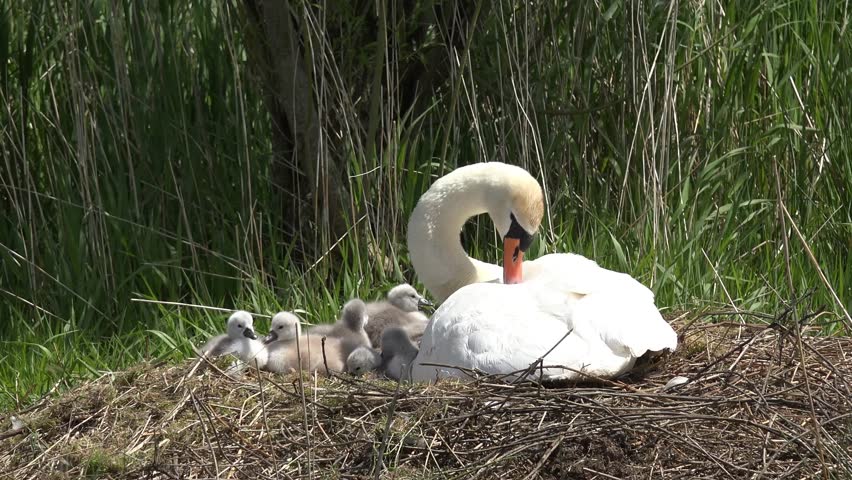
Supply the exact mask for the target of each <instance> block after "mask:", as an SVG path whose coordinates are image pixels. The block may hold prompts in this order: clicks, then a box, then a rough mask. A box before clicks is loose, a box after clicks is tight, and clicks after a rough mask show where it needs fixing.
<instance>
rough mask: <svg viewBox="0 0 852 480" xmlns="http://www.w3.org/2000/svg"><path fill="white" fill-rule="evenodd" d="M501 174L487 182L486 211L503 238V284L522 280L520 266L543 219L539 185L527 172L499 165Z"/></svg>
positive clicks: (542, 197) (542, 199)
mask: <svg viewBox="0 0 852 480" xmlns="http://www.w3.org/2000/svg"><path fill="white" fill-rule="evenodd" d="M500 165H502V167H501V168H500V170H501V172H500V173H501V175H495V178H494V179H492V180H491V181H490V182H488V183H486V185H487V187H486V188H487V189H486V195H485V201H486V209H487V212H488V215H489V216H490V217H491V221H492V222H494V228H496V229H497V233H499V234H500V237H501V238H502V239H503V283H520V282H521V280H523V272H522V269H521V264H522V262H523V258H524V252H526V251H527V249H528V248H529V247H530V245H531V244H532V241H533V237H534V236H535V233H536V232H537V231H538V228H539V226H540V225H541V219H542V217H543V216H544V195H543V193H542V190H541V185H539V184H538V181H536V179H535V178H534V177H533V176H532V175H530V174H529V172H527V171H526V170H524V169H522V168H520V167H515V166H512V165H505V164H500Z"/></svg>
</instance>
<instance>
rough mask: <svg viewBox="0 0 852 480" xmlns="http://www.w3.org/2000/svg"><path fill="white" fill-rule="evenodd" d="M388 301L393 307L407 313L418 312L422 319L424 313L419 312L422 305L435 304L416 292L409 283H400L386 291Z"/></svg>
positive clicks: (430, 305) (424, 316)
mask: <svg viewBox="0 0 852 480" xmlns="http://www.w3.org/2000/svg"><path fill="white" fill-rule="evenodd" d="M388 303H390V304H391V305H393V306H394V307H396V308H398V309H400V310H402V311H403V312H409V313H415V312H416V313H420V315H422V318H423V319H424V320H428V319H427V318H426V315H423V314H422V313H421V312H420V309H421V308H422V307H434V306H435V305H434V304H433V303H432V302H430V301H429V300H427V299H426V298H425V297H423V296H422V295H420V294H419V293H417V290H415V289H414V287H412V286H411V285H409V284H407V283H402V284H400V285H397V286H395V287H393V288H391V289H390V291H389V292H388Z"/></svg>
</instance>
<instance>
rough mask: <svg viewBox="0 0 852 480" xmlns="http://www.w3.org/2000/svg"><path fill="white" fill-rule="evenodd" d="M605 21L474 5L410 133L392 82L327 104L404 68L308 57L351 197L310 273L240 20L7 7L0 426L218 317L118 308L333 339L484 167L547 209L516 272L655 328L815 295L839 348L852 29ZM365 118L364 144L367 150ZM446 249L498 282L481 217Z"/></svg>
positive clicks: (676, 13) (815, 6) (826, 9)
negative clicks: (533, 274) (529, 266)
mask: <svg viewBox="0 0 852 480" xmlns="http://www.w3.org/2000/svg"><path fill="white" fill-rule="evenodd" d="M604 3H607V2H568V4H566V5H561V4H557V2H554V3H552V4H551V3H544V4H541V3H539V2H532V3H523V2H509V1H501V2H497V3H495V4H494V5H490V4H489V5H486V6H484V7H483V6H482V5H484V4H481V5H480V7H481V11H480V12H479V15H478V17H477V23H476V28H475V29H473V30H471V31H470V35H469V38H470V43H469V49H462V50H454V49H448V48H444V47H439V48H444V49H443V52H444V55H447V56H448V58H449V60H450V63H451V65H452V74H451V75H450V78H449V79H448V81H447V83H446V84H444V85H443V86H442V87H441V88H439V89H438V90H437V91H436V93H435V94H434V95H433V96H431V97H429V98H427V99H425V100H423V101H424V102H425V104H426V105H428V108H427V109H426V110H425V113H422V114H417V115H414V114H409V115H406V114H405V112H403V111H401V107H400V98H399V97H400V95H401V93H400V92H399V91H398V90H397V89H396V88H395V86H398V82H399V78H400V77H401V76H402V73H403V72H398V71H395V70H394V68H393V65H394V64H393V63H389V64H387V65H389V67H385V68H382V69H380V70H378V71H379V73H380V74H381V77H380V78H381V82H379V83H380V84H381V85H378V84H373V88H374V90H372V91H366V92H352V91H351V90H350V88H349V86H348V85H347V84H346V81H347V76H346V74H347V73H346V72H348V71H352V69H353V67H352V65H351V64H353V63H357V62H368V63H369V62H370V61H372V60H375V58H376V57H375V55H376V53H375V52H376V51H377V48H376V46H377V45H379V46H384V47H386V49H387V50H386V51H385V57H384V58H390V59H393V58H397V57H398V56H399V55H403V54H406V53H410V52H408V51H407V50H405V49H406V48H407V47H406V46H404V45H400V44H399V43H398V42H395V41H393V38H392V37H391V38H389V40H390V41H387V40H385V41H382V39H381V38H373V39H372V42H375V43H372V42H371V43H367V44H364V45H357V44H353V43H352V41H351V39H349V44H348V45H347V44H346V42H347V38H346V37H345V36H343V37H341V38H336V39H328V41H327V42H310V43H309V45H311V47H312V48H313V50H312V52H311V55H310V59H311V61H312V63H311V71H312V72H313V81H314V82H315V84H316V88H315V91H316V92H317V99H318V102H319V107H320V111H322V112H325V115H324V116H323V118H322V123H321V127H322V138H323V141H324V142H326V143H327V144H328V145H329V146H330V147H329V148H328V150H327V151H328V154H329V155H333V156H334V159H335V160H336V162H337V165H340V166H341V168H333V167H331V165H332V163H331V162H327V161H323V162H321V169H323V172H322V173H323V174H324V175H336V176H338V177H340V178H343V179H344V183H345V185H346V187H347V191H348V194H349V198H348V199H347V203H348V205H349V206H348V208H347V212H346V216H347V222H348V226H349V229H348V230H347V232H346V234H345V235H344V236H343V237H342V238H334V239H331V241H330V242H329V243H328V244H327V245H323V248H321V249H320V250H319V253H317V254H314V253H306V252H307V251H306V250H304V249H301V248H299V245H297V244H295V243H291V242H288V241H285V240H284V239H286V238H291V236H290V235H288V232H285V231H282V228H283V227H282V222H281V218H280V217H281V215H282V213H281V211H280V208H279V207H278V205H280V204H279V203H277V202H279V201H280V200H281V197H280V195H282V188H281V186H280V185H278V186H276V185H274V182H273V177H272V174H271V169H272V159H273V145H272V143H271V140H270V137H271V131H270V118H269V112H268V111H267V109H266V105H265V104H264V97H263V95H264V92H263V88H262V85H260V82H258V81H257V79H256V78H254V77H253V75H252V74H251V71H252V69H251V68H249V61H250V57H249V55H248V53H247V52H246V47H245V42H244V38H245V37H244V33H245V32H244V30H243V29H244V28H245V24H244V22H242V21H241V18H242V16H241V14H240V8H239V6H238V5H236V6H235V5H233V4H231V3H230V2H227V1H223V2H217V3H215V4H212V5H211V4H207V3H205V2H178V3H177V4H175V3H172V2H156V3H155V2H111V1H110V2H107V1H96V0H90V1H84V0H79V1H75V2H57V1H50V0H46V1H44V2H13V3H12V4H11V5H9V4H6V5H5V6H3V7H0V8H2V10H0V15H2V18H0V25H2V29H0V88H1V89H2V102H3V104H2V106H3V113H2V114H0V115H2V117H3V119H4V120H3V122H2V124H0V125H1V127H0V128H2V130H0V132H1V133H2V141H0V152H2V157H3V161H2V166H0V207H2V211H3V212H4V213H5V215H3V217H2V219H0V259H2V263H0V295H2V296H3V297H4V301H3V302H2V304H0V315H2V316H3V318H4V321H3V322H0V342H2V345H3V347H2V348H1V349H0V404H3V405H9V406H11V405H16V404H17V405H20V404H22V403H26V402H27V401H29V400H31V398H32V397H33V396H36V395H39V394H42V393H44V392H46V391H48V390H49V389H51V388H53V387H55V386H59V387H61V386H63V385H66V384H68V383H70V382H73V381H74V380H75V379H77V378H79V377H80V376H90V375H97V374H99V373H100V372H102V371H108V370H113V369H118V368H121V367H123V366H126V365H128V364H131V363H133V362H136V361H139V360H140V359H142V358H151V357H156V358H163V359H169V358H181V357H182V356H184V355H187V354H188V353H189V352H190V345H191V344H192V343H197V342H198V341H200V339H201V338H202V337H204V336H206V335H209V334H212V333H213V332H216V331H218V330H221V327H222V325H223V315H222V314H220V313H217V312H215V311H205V310H201V309H194V308H182V307H174V306H156V305H152V304H143V303H135V302H131V301H130V300H131V298H134V297H140V298H150V299H159V300H168V301H178V302H185V303H192V304H203V305H212V306H220V307H224V308H245V309H248V310H252V311H257V312H263V313H272V312H274V311H275V310H276V309H279V308H288V309H292V308H301V309H304V310H306V312H307V313H306V314H305V315H306V316H307V317H309V319H310V320H312V321H327V320H328V319H331V318H333V316H334V315H335V314H336V312H337V309H338V308H339V305H340V304H341V303H342V302H343V301H344V300H345V299H346V298H347V297H349V296H352V295H362V296H367V297H377V296H379V295H381V294H382V292H383V290H384V289H385V288H386V287H387V286H388V285H390V284H392V283H394V282H398V281H402V280H409V281H414V280H416V279H415V278H414V275H413V272H412V271H411V268H410V266H409V264H408V261H407V258H406V248H405V244H404V238H405V236H404V229H405V222H406V219H407V216H408V213H409V212H410V211H411V209H413V207H414V205H415V203H416V201H417V198H418V196H419V194H420V193H422V191H424V190H425V188H427V187H428V185H429V184H430V183H431V181H432V180H433V179H434V178H435V177H437V176H439V175H440V174H442V173H444V172H446V171H448V170H450V169H452V168H454V167H455V166H456V165H461V164H466V163H471V162H476V161H486V160H499V161H505V162H510V163H516V164H520V165H523V166H525V167H526V168H527V169H529V170H530V171H531V172H533V174H534V175H536V176H537V177H538V178H539V180H540V181H541V183H542V184H543V185H544V186H545V188H546V192H547V200H548V203H549V205H548V207H549V208H548V212H549V213H548V215H547V217H546V219H545V225H544V226H543V227H542V231H541V233H542V235H541V236H540V241H539V242H536V244H535V245H534V246H533V255H540V254H543V253H545V252H551V251H574V252H578V253H582V254H584V255H587V256H589V257H592V258H594V259H595V260H597V261H598V262H599V263H600V264H602V265H603V266H606V267H609V268H613V269H618V270H622V271H626V272H629V273H631V274H633V275H635V276H636V277H638V278H639V279H641V280H642V281H643V282H644V283H646V284H647V285H649V286H651V287H652V288H653V289H654V291H655V292H656V293H657V299H658V305H660V306H661V307H662V308H663V309H665V310H681V309H707V308H711V309H712V308H718V307H733V308H736V309H739V310H764V311H773V310H775V309H778V308H783V307H784V306H785V305H788V304H789V303H790V302H791V301H792V300H793V299H795V298H798V297H800V296H801V295H802V294H803V293H805V292H808V291H811V290H813V295H812V297H810V302H811V303H810V304H809V305H810V306H811V307H813V308H815V307H817V306H825V307H826V308H827V311H828V314H827V315H824V316H822V317H821V318H820V321H822V322H825V324H826V325H827V326H826V327H825V330H826V333H833V332H839V331H841V329H840V325H841V324H840V323H839V320H841V319H843V318H844V314H843V311H842V308H841V303H843V302H845V308H846V310H849V309H850V304H849V299H850V298H852V262H850V261H849V250H850V246H852V207H850V204H852V194H850V189H852V148H850V142H852V140H850V136H849V135H848V132H849V131H850V128H852V106H850V102H849V100H848V92H849V91H852V38H850V33H849V23H850V18H851V17H852V12H850V9H849V8H850V7H849V5H847V4H845V3H844V2H828V3H817V2H803V1H786V2H784V1H781V2H768V1H765V2H754V1H752V2H733V1H731V2H721V3H720V2H700V1H692V2H679V1H675V2H650V1H634V2H609V4H608V5H604ZM380 4H382V5H384V4H383V3H381V2H380ZM296 5H297V8H295V10H294V15H295V18H297V19H298V20H299V21H300V22H301V24H302V25H309V26H311V27H310V30H309V34H306V38H307V37H311V38H323V32H324V30H323V26H324V25H325V24H324V23H323V19H324V18H325V17H324V16H323V12H324V11H325V10H324V8H325V7H326V5H325V3H323V2H320V3H319V4H318V5H316V4H307V3H298V2H297V3H296ZM471 8H473V7H471ZM370 12H373V13H367V15H374V14H375V13H374V12H375V9H371V10H370ZM392 13H393V12H391V14H392ZM305 28H306V29H307V28H308V27H305ZM337 31H338V32H339V31H344V32H345V31H346V30H345V29H338V30H337ZM379 31H384V32H386V33H387V31H388V30H387V29H385V30H381V29H380V30H379ZM388 35H391V36H392V35H393V31H391V33H388ZM443 40H444V39H443V37H441V33H440V32H432V33H431V34H430V37H429V40H428V41H429V42H431V43H432V44H434V45H439V46H440V45H441V44H442V42H443ZM343 46H347V48H348V50H347V49H344V48H343ZM359 52H360V54H361V55H362V56H363V58H361V57H358V56H356V54H358V53H359ZM342 53H345V54H342ZM377 87H380V88H382V90H381V91H379V90H375V88H377ZM369 99H378V100H377V101H376V102H375V104H374V105H373V106H371V108H373V111H374V112H376V114H377V117H375V118H377V121H375V122H374V123H373V124H368V125H367V126H366V127H365V125H364V123H363V121H362V120H361V119H360V118H359V116H358V115H359V112H361V110H359V109H360V108H361V107H360V105H361V104H362V103H363V102H366V101H368V100H369ZM374 130H375V132H376V135H375V136H373V135H371V134H372V133H374ZM370 139H372V140H370ZM775 165H777V169H778V172H779V173H778V175H776V174H775V169H774V168H773V167H774V166H775ZM341 169H342V170H345V171H340V170H341ZM779 186H780V189H779V188H778V187H779ZM288 193H289V194H292V193H293V192H287V191H283V194H284V199H285V201H286V199H287V196H286V195H287V194H288ZM779 193H780V195H779ZM293 201H295V199H293ZM782 203H783V205H784V206H786V209H787V210H788V211H789V213H790V218H789V219H785V222H784V223H783V224H782V222H781V221H780V218H781V217H780V215H781V213H780V212H781V211H782V210H781V208H780V206H781V204H782ZM320 208H322V204H320ZM791 220H792V222H793V223H795V227H796V228H797V229H798V230H799V231H801V232H802V236H803V238H802V239H800V238H799V237H798V236H797V235H796V233H795V229H794V228H793V225H791ZM782 225H785V226H786V228H782ZM305 228H308V227H307V226H306V227H305ZM463 236H464V241H465V244H466V246H467V247H468V249H469V250H470V251H472V252H473V253H474V254H475V255H476V256H478V257H480V258H486V259H490V260H493V261H496V260H497V251H496V249H495V248H494V247H495V245H496V239H495V237H494V233H493V230H492V227H491V225H490V222H489V221H487V219H478V220H477V221H475V222H473V224H472V225H471V226H470V227H469V228H466V229H465V231H464V235H463ZM785 237H786V238H787V239H788V240H789V244H790V257H789V262H787V261H786V260H785V258H786V257H785V255H784V251H783V245H784V242H783V241H784V238H785ZM808 251H811V252H812V254H813V257H814V258H815V259H816V261H817V264H818V266H819V269H821V271H822V272H823V273H824V275H825V280H823V279H822V278H821V277H820V275H819V273H818V271H817V268H816V265H815V264H814V262H813V261H812V260H811V257H810V256H809V255H808V253H807V252H808ZM788 273H789V277H790V279H791V280H792V281H791V282H790V281H788V280H787V276H788ZM829 285H830V286H831V288H832V289H833V290H834V291H835V292H836V294H837V296H838V297H839V299H840V303H838V302H837V301H836V300H835V297H834V295H833V294H832V293H831V291H830V289H829V288H828V286H829ZM791 287H792V288H791Z"/></svg>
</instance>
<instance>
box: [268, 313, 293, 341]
mask: <svg viewBox="0 0 852 480" xmlns="http://www.w3.org/2000/svg"><path fill="white" fill-rule="evenodd" d="M301 333H302V322H301V320H300V319H299V317H298V316H296V315H295V314H293V313H290V312H278V313H276V314H275V316H274V317H272V323H271V324H270V325H269V334H268V335H267V336H266V338H264V339H263V343H272V342H289V341H292V340H295V339H296V337H298V336H299V335H300V334H301Z"/></svg>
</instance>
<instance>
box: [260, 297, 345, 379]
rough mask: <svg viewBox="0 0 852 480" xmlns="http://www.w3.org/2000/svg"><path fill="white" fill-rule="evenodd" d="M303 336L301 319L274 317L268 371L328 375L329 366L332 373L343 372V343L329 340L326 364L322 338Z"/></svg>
mask: <svg viewBox="0 0 852 480" xmlns="http://www.w3.org/2000/svg"><path fill="white" fill-rule="evenodd" d="M300 332H301V320H300V319H299V317H298V316H296V315H294V314H292V313H290V312H279V313H277V314H276V315H275V316H274V317H272V324H271V326H270V329H269V335H267V337H266V341H267V344H266V349H267V351H268V360H267V362H266V367H265V368H264V369H265V370H268V371H270V372H277V373H288V372H291V371H295V370H297V369H301V370H307V371H308V372H311V373H313V372H319V373H321V374H324V373H325V365H326V364H328V369H329V370H333V371H337V372H342V371H343V366H344V365H343V359H344V358H345V357H344V356H343V352H342V349H341V344H340V340H339V339H337V338H332V337H329V338H326V340H325V361H323V342H322V338H321V337H318V336H314V335H300ZM300 354H301V355H300ZM300 357H301V363H300V362H299V358H300Z"/></svg>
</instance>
